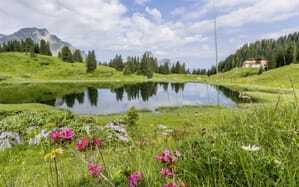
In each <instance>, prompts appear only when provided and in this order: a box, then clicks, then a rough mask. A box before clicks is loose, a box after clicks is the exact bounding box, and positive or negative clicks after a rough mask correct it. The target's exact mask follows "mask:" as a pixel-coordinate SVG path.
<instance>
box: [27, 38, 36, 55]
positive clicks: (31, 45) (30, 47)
mask: <svg viewBox="0 0 299 187" xmlns="http://www.w3.org/2000/svg"><path fill="white" fill-rule="evenodd" d="M33 46H34V42H33V40H32V39H31V38H26V40H25V53H26V54H27V53H30V51H31V49H32V47H33Z"/></svg>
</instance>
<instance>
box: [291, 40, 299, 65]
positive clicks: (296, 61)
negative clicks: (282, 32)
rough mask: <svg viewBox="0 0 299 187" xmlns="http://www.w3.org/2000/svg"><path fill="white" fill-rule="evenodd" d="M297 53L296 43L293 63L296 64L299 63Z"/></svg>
mask: <svg viewBox="0 0 299 187" xmlns="http://www.w3.org/2000/svg"><path fill="white" fill-rule="evenodd" d="M297 53H298V48H297V44H296V42H294V47H293V62H292V63H294V64H296V63H298V59H297Z"/></svg>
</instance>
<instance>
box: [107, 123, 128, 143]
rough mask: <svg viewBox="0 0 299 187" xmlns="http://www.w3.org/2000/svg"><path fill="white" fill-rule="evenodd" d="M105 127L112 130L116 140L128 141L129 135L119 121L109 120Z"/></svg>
mask: <svg viewBox="0 0 299 187" xmlns="http://www.w3.org/2000/svg"><path fill="white" fill-rule="evenodd" d="M106 128H107V129H110V130H112V131H113V132H114V133H115V135H116V137H117V138H118V140H120V141H123V142H128V141H129V135H128V132H127V130H126V129H125V128H124V125H123V124H121V123H120V122H111V123H108V124H107V125H106Z"/></svg>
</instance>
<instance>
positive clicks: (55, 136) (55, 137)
mask: <svg viewBox="0 0 299 187" xmlns="http://www.w3.org/2000/svg"><path fill="white" fill-rule="evenodd" d="M50 137H51V139H52V140H53V141H59V140H60V138H61V134H60V131H59V130H55V131H52V132H51V133H50Z"/></svg>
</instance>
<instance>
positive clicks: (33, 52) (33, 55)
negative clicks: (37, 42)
mask: <svg viewBox="0 0 299 187" xmlns="http://www.w3.org/2000/svg"><path fill="white" fill-rule="evenodd" d="M30 57H31V58H34V57H36V54H35V48H34V46H32V47H31V49H30Z"/></svg>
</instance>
